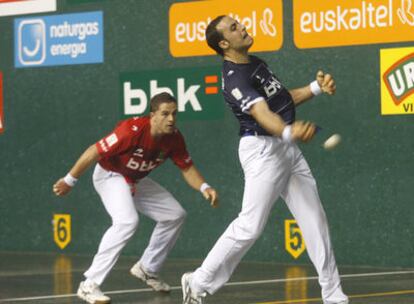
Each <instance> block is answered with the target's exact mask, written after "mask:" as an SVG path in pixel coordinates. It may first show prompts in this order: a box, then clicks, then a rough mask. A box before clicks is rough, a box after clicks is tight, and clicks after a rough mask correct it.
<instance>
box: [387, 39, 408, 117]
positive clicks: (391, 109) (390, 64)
mask: <svg viewBox="0 0 414 304" xmlns="http://www.w3.org/2000/svg"><path fill="white" fill-rule="evenodd" d="M380 60H381V114H382V115H392V114H414V47H408V48H392V49H382V50H381V52H380Z"/></svg>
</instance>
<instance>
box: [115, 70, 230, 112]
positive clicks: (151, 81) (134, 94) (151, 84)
mask: <svg viewBox="0 0 414 304" xmlns="http://www.w3.org/2000/svg"><path fill="white" fill-rule="evenodd" d="M120 82H121V100H122V113H123V115H124V116H140V115H145V114H148V112H149V106H150V100H151V97H152V96H154V95H156V94H159V93H161V92H168V93H170V94H171V95H173V96H174V97H175V98H176V99H177V103H178V118H179V119H180V120H211V119H221V118H222V117H223V113H224V100H223V97H222V95H221V93H220V88H221V72H220V68H219V67H207V68H186V69H171V70H158V71H142V72H130V73H121V75H120Z"/></svg>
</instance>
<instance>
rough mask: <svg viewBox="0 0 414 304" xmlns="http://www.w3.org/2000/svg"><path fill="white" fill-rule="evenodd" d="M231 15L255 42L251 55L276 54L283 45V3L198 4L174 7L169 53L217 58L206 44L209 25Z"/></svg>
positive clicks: (262, 0) (249, 0)
mask: <svg viewBox="0 0 414 304" xmlns="http://www.w3.org/2000/svg"><path fill="white" fill-rule="evenodd" d="M219 15H229V16H231V17H232V18H234V19H236V20H238V21H239V22H240V23H242V24H244V25H245V26H246V29H247V32H248V33H249V34H250V35H251V36H252V37H253V38H254V40H255V43H254V44H253V46H252V48H251V51H253V52H262V51H276V50H278V49H280V48H281V46H282V43H283V22H282V21H283V20H282V15H283V14H282V0H273V1H270V0H243V1H240V2H238V3H237V5H234V2H233V1H220V0H211V1H195V2H183V3H175V4H173V5H171V7H170V12H169V27H170V28H169V36H170V52H171V54H172V55H173V56H174V57H185V56H203V55H213V54H215V53H214V51H213V50H211V49H210V48H209V47H208V45H207V43H206V41H205V30H206V28H207V25H208V24H209V23H210V21H211V20H213V19H214V18H215V17H217V16H219Z"/></svg>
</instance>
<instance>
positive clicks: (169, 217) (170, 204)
mask: <svg viewBox="0 0 414 304" xmlns="http://www.w3.org/2000/svg"><path fill="white" fill-rule="evenodd" d="M136 191H137V192H136V195H135V198H134V200H135V204H136V208H137V209H138V211H139V212H140V213H142V214H145V215H146V216H148V217H149V218H151V219H152V220H154V221H155V222H156V223H157V224H156V226H155V228H154V231H153V233H152V235H151V239H150V241H149V244H148V246H147V248H146V249H145V251H144V253H143V255H142V256H141V259H140V261H141V264H142V266H143V268H144V269H145V270H147V271H149V272H152V273H157V272H159V271H160V269H161V267H162V265H163V263H164V261H165V259H166V258H167V255H168V253H169V252H170V251H171V249H172V248H173V246H174V244H175V242H176V241H177V238H178V236H179V234H180V232H181V228H182V226H183V223H184V220H185V217H186V212H185V210H184V209H183V208H182V207H181V205H180V204H179V203H178V202H177V201H176V200H175V198H174V197H173V196H172V195H171V193H170V192H168V191H167V190H166V189H165V188H163V187H161V186H160V185H159V184H157V183H156V182H155V181H153V180H151V179H150V178H148V177H147V178H144V179H142V180H141V181H140V182H139V183H138V184H137V190H136Z"/></svg>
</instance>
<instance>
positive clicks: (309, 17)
mask: <svg viewBox="0 0 414 304" xmlns="http://www.w3.org/2000/svg"><path fill="white" fill-rule="evenodd" d="M413 2H414V0H371V1H369V0H329V1H328V0H324V1H318V2H317V4H315V2H314V1H308V0H294V1H293V12H294V16H293V17H294V41H295V44H296V46H297V47H298V48H318V47H331V46H344V45H360V44H373V43H390V42H402V41H412V40H413V31H414V8H413Z"/></svg>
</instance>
